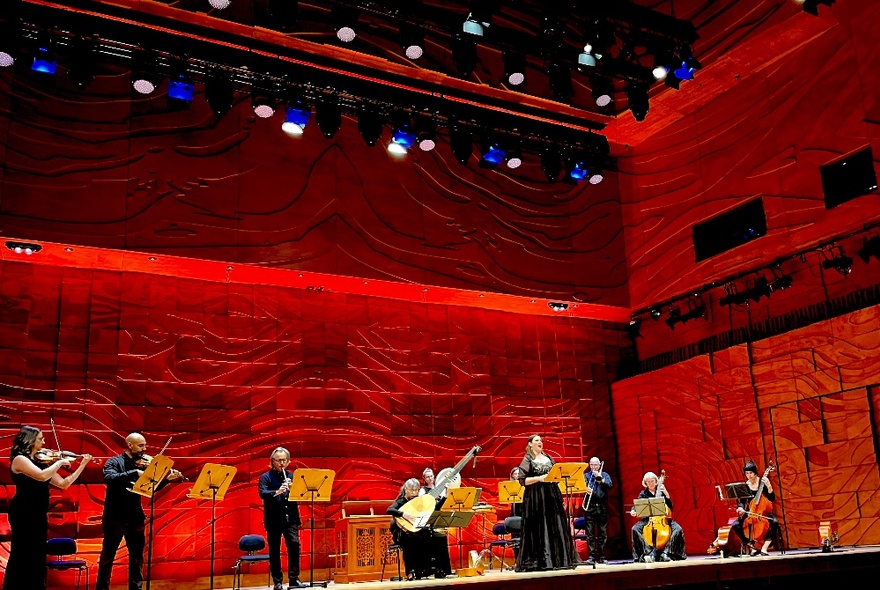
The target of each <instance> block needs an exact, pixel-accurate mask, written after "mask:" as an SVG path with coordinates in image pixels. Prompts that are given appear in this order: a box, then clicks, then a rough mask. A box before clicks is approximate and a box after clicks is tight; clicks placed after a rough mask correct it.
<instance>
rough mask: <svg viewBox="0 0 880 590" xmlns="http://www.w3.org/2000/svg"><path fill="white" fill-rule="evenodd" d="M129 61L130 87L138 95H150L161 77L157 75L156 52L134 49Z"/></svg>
mask: <svg viewBox="0 0 880 590" xmlns="http://www.w3.org/2000/svg"><path fill="white" fill-rule="evenodd" d="M131 60H132V66H131V87H132V88H134V90H135V92H137V93H138V94H144V95H147V94H152V93H153V91H155V90H156V87H157V86H159V82H160V81H161V80H162V76H160V75H159V74H158V69H159V64H158V57H157V55H156V52H155V51H153V50H151V49H135V50H134V51H133V52H132V56H131Z"/></svg>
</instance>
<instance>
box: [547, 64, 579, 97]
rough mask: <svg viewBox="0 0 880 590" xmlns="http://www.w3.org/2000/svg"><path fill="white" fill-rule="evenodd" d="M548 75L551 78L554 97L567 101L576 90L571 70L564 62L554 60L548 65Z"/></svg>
mask: <svg viewBox="0 0 880 590" xmlns="http://www.w3.org/2000/svg"><path fill="white" fill-rule="evenodd" d="M547 77H548V78H549V80H550V90H552V91H553V97H554V98H555V99H556V100H558V101H559V102H567V101H568V99H569V97H570V96H571V95H572V93H573V92H574V88H573V87H572V85H571V70H570V69H569V68H568V66H567V65H565V64H564V63H562V62H559V61H554V62H552V63H551V64H550V65H549V66H547Z"/></svg>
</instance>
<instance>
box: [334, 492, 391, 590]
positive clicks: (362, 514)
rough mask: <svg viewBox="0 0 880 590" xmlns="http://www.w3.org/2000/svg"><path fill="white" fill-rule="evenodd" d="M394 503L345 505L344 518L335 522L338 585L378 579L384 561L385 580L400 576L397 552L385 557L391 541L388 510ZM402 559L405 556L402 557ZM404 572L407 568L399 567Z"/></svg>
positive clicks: (343, 509) (354, 503)
mask: <svg viewBox="0 0 880 590" xmlns="http://www.w3.org/2000/svg"><path fill="white" fill-rule="evenodd" d="M393 503H394V500H381V501H374V500H371V501H363V502H343V504H342V519H340V520H339V521H338V522H337V523H336V528H335V536H336V556H335V557H336V564H335V568H334V570H333V576H334V580H335V581H336V583H338V584H348V583H351V582H368V581H371V580H379V579H380V577H381V575H382V560H383V559H384V560H385V563H386V564H385V578H386V579H388V578H390V577H392V576H396V575H397V559H398V553H397V552H393V553H391V554H389V555H386V553H387V550H388V546H389V545H391V544H392V543H393V541H392V539H391V531H390V530H389V527H390V525H391V517H390V516H388V515H387V514H385V510H386V509H387V508H388V507H389V506H391V504H393ZM400 559H401V560H402V559H403V555H402V554H401V555H400ZM400 570H401V572H405V571H406V568H405V567H404V565H403V563H402V562H401V564H400Z"/></svg>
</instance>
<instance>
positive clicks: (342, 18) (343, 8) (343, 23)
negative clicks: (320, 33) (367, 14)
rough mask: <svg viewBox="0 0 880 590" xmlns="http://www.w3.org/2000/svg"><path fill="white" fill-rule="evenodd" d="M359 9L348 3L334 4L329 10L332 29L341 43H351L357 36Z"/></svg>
mask: <svg viewBox="0 0 880 590" xmlns="http://www.w3.org/2000/svg"><path fill="white" fill-rule="evenodd" d="M359 14H360V11H359V10H358V9H357V8H356V7H354V6H350V5H348V4H334V5H333V9H332V10H331V15H332V19H333V29H334V30H335V31H336V38H337V39H339V40H340V41H342V42H343V43H351V42H352V41H354V39H355V37H357V30H358V16H359Z"/></svg>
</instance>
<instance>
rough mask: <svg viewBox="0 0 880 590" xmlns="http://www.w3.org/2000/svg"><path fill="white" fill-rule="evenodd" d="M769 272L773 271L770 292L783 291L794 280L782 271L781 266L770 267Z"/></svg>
mask: <svg viewBox="0 0 880 590" xmlns="http://www.w3.org/2000/svg"><path fill="white" fill-rule="evenodd" d="M770 272H772V273H773V282H771V283H770V291H771V292H775V291H785V290H786V289H788V288H789V287H791V284H792V283H793V282H794V280H793V279H792V278H791V276H790V275H787V274H785V273H783V272H782V268H781V267H780V266H778V265H776V266H774V267H772V268H771V269H770Z"/></svg>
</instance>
